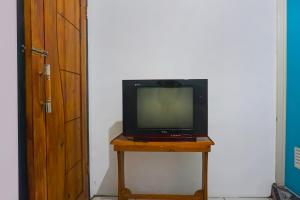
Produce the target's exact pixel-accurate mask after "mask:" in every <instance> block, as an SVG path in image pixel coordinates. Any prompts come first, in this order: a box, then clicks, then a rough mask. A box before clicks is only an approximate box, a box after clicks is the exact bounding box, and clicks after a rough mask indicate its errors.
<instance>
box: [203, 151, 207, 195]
mask: <svg viewBox="0 0 300 200" xmlns="http://www.w3.org/2000/svg"><path fill="white" fill-rule="evenodd" d="M207 174H208V153H207V152H203V153H202V190H203V199H204V200H207V199H208V194H207V191H208V188H207V187H208V182H207V176H208V175H207Z"/></svg>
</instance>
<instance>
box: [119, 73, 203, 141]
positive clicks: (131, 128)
mask: <svg viewBox="0 0 300 200" xmlns="http://www.w3.org/2000/svg"><path fill="white" fill-rule="evenodd" d="M122 85H123V135H124V136H127V137H134V138H140V139H147V138H195V137H207V136H208V114H207V110H208V102H207V94H208V89H207V87H208V80H207V79H155V80H153V79H149V80H123V81H122ZM138 87H168V88H169V87H192V88H193V91H194V92H193V105H194V109H193V115H194V120H193V128H172V127H171V128H167V127H166V128H138V127H137V88H138Z"/></svg>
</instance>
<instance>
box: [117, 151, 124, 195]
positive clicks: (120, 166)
mask: <svg viewBox="0 0 300 200" xmlns="http://www.w3.org/2000/svg"><path fill="white" fill-rule="evenodd" d="M117 153H118V200H125V198H123V196H122V191H123V190H124V189H125V178H124V151H118V152H117Z"/></svg>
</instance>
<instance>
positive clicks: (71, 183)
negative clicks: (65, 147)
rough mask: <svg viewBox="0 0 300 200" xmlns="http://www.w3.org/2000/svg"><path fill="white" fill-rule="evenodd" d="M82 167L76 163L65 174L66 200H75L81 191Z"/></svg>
mask: <svg viewBox="0 0 300 200" xmlns="http://www.w3.org/2000/svg"><path fill="white" fill-rule="evenodd" d="M82 181H83V180H82V165H81V163H77V164H76V165H75V166H74V167H73V168H72V169H71V170H70V171H69V172H68V174H67V182H66V183H67V184H66V199H68V200H77V198H78V196H79V195H80V194H81V193H82V192H83V190H82V184H83V182H82Z"/></svg>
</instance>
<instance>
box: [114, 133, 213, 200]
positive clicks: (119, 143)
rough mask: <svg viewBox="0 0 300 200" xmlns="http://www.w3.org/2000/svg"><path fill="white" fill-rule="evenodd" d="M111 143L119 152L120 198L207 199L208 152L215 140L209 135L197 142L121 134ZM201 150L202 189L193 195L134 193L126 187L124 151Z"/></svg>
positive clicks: (126, 199)
mask: <svg viewBox="0 0 300 200" xmlns="http://www.w3.org/2000/svg"><path fill="white" fill-rule="evenodd" d="M111 144H112V145H113V146H114V150H115V151H117V154H118V196H119V197H118V199H119V200H128V199H181V200H183V199H186V200H188V199H189V200H207V171H208V169H207V168H208V152H210V150H211V146H212V145H214V142H213V141H212V140H211V139H210V138H209V137H202V138H197V141H195V142H140V141H138V142H137V141H133V140H130V139H127V138H126V137H124V136H123V135H119V136H118V137H116V138H115V139H114V140H112V142H111ZM125 151H135V152H201V153H202V189H200V190H198V191H196V192H195V193H194V194H193V195H172V194H133V193H132V192H131V191H130V190H129V189H128V188H126V187H125V177H124V176H125V175H124V152H125Z"/></svg>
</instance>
